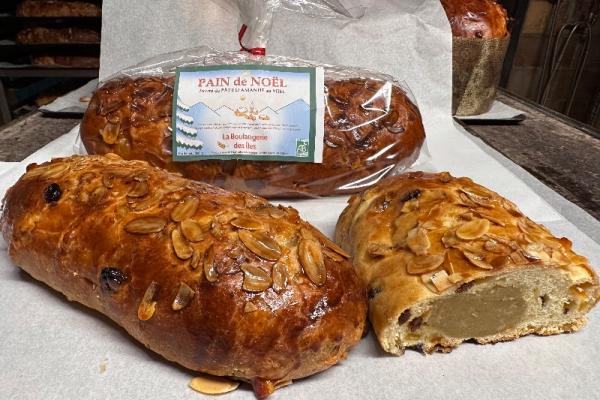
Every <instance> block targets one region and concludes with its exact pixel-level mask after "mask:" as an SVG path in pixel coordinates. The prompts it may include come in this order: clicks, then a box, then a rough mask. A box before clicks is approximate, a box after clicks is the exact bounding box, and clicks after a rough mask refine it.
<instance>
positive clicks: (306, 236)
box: [300, 227, 316, 240]
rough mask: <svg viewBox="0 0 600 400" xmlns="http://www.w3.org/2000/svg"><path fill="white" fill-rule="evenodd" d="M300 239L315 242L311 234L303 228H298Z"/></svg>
mask: <svg viewBox="0 0 600 400" xmlns="http://www.w3.org/2000/svg"><path fill="white" fill-rule="evenodd" d="M300 237H301V238H302V239H306V240H316V239H315V236H314V235H313V234H312V232H311V231H310V230H308V229H306V228H304V227H302V228H300Z"/></svg>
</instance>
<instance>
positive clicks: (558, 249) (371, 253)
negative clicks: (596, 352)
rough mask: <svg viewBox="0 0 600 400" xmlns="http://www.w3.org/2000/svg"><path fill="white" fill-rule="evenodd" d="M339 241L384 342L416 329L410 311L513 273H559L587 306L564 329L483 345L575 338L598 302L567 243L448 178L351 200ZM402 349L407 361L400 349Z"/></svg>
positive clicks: (391, 185) (463, 181)
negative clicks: (564, 335)
mask: <svg viewBox="0 0 600 400" xmlns="http://www.w3.org/2000/svg"><path fill="white" fill-rule="evenodd" d="M336 242H337V243H339V244H340V245H341V246H342V247H343V248H344V249H345V250H347V251H348V252H349V253H350V254H351V255H352V256H353V263H354V265H355V267H356V268H357V271H358V273H359V275H360V277H361V278H362V279H363V281H364V282H365V283H366V284H367V285H368V288H369V298H370V305H369V316H370V319H371V323H372V325H373V328H374V330H375V332H376V333H377V335H378V337H379V339H380V341H382V340H383V338H385V337H386V336H387V335H388V333H389V329H390V327H393V326H395V327H398V325H400V326H406V325H405V324H407V323H408V324H410V323H411V322H412V321H411V319H412V318H414V317H415V315H414V314H411V312H410V309H411V307H414V306H415V305H417V304H419V303H423V302H427V301H429V300H433V299H436V298H440V297H441V296H445V295H448V294H452V293H461V292H463V291H466V290H469V288H471V287H473V284H474V283H476V281H479V282H483V281H484V279H483V278H489V277H497V276H500V275H502V274H507V273H510V272H511V271H525V270H527V269H532V268H533V269H535V268H552V269H555V270H556V271H558V275H560V276H563V277H564V279H566V280H567V281H568V282H570V285H573V287H572V290H570V291H569V293H570V295H572V296H573V297H574V298H581V302H580V304H581V306H579V309H578V310H576V311H577V315H576V316H574V317H573V319H572V320H569V321H568V322H566V323H564V325H563V326H562V327H556V326H553V327H549V326H545V327H541V328H539V329H538V328H535V329H534V328H531V327H527V328H526V329H523V330H521V331H520V332H519V334H511V335H508V336H507V335H496V336H490V337H488V338H486V339H482V340H480V342H482V343H486V342H487V343H489V342H495V341H501V340H511V339H514V338H515V337H518V336H521V335H523V334H527V333H532V332H535V333H540V334H553V333H560V332H563V331H571V330H576V329H578V328H579V327H581V326H583V325H584V322H585V317H583V315H584V314H585V313H586V312H587V311H589V309H590V308H591V307H592V306H593V305H594V304H595V303H596V302H597V301H598V299H599V298H600V290H599V286H598V277H597V276H596V274H595V272H594V270H593V269H592V268H591V267H590V265H589V264H588V262H587V259H586V258H585V257H582V256H580V255H577V254H575V253H574V252H573V251H572V250H571V242H570V241H569V240H568V239H566V238H556V237H554V236H552V234H551V233H550V232H549V231H548V230H547V229H546V228H545V227H543V226H542V225H539V224H536V223H534V222H533V221H531V220H530V219H529V218H527V217H525V216H524V215H523V214H522V213H521V212H520V211H519V210H518V208H517V207H516V206H515V205H514V204H513V203H511V202H510V201H508V200H506V199H504V198H502V197H501V196H499V195H498V194H497V193H494V192H492V191H490V190H488V189H486V188H484V187H482V186H480V185H477V184H475V183H473V182H472V181H471V180H470V179H468V178H453V177H451V176H450V175H449V174H448V173H441V174H427V173H422V172H418V173H410V174H404V175H401V176H397V177H393V178H389V179H386V180H384V181H382V182H381V183H380V184H378V185H377V186H376V187H374V188H372V189H370V190H367V191H365V192H364V193H363V194H362V195H355V196H353V197H351V198H350V200H349V205H348V207H347V208H346V209H345V210H344V212H343V213H342V215H341V216H340V219H339V221H338V225H337V229H336ZM578 304H579V302H578ZM565 307H567V305H565ZM568 311H569V310H567V308H565V316H564V317H565V318H568V315H567V312H568ZM560 314H561V318H562V317H563V316H562V309H561V312H560ZM413 324H415V325H418V324H420V320H419V321H415V322H413ZM417 328H418V326H415V330H417ZM411 330H412V329H411ZM461 341H462V340H448V339H446V338H440V337H438V338H437V339H432V341H431V342H430V343H425V345H424V346H423V347H424V349H425V350H426V351H433V350H443V351H449V350H450V349H451V348H452V347H455V346H457V345H458V344H459V343H460V342H461ZM382 344H383V343H382ZM394 346H396V345H395V344H393V345H386V346H384V348H386V347H387V348H386V350H388V349H389V348H392V347H394ZM396 350H397V352H398V353H401V350H402V346H400V348H397V349H396ZM388 351H390V350H388Z"/></svg>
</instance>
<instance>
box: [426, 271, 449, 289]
mask: <svg viewBox="0 0 600 400" xmlns="http://www.w3.org/2000/svg"><path fill="white" fill-rule="evenodd" d="M431 283H433V286H435V288H436V289H437V290H438V292H443V291H444V290H446V289H447V288H449V287H450V286H452V285H453V283H452V282H450V280H449V279H448V273H447V272H446V271H444V270H443V269H442V270H440V271H438V272H436V273H435V274H433V275H432V276H431Z"/></svg>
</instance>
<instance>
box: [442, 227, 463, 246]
mask: <svg viewBox="0 0 600 400" xmlns="http://www.w3.org/2000/svg"><path fill="white" fill-rule="evenodd" d="M442 243H443V244H444V247H446V248H450V247H454V246H456V245H457V244H459V243H460V240H459V239H458V238H457V237H456V233H455V232H454V231H453V230H447V231H446V232H444V236H442Z"/></svg>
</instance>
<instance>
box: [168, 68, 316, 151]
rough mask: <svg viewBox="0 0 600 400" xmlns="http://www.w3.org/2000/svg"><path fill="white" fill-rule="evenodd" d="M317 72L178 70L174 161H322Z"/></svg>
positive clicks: (175, 101)
mask: <svg viewBox="0 0 600 400" xmlns="http://www.w3.org/2000/svg"><path fill="white" fill-rule="evenodd" d="M323 90H324V80H323V69H322V68H305V67H275V66H268V65H218V66H205V67H194V68H180V69H177V72H176V79H175V91H174V94H173V98H174V101H173V125H172V128H173V160H175V161H193V160H207V159H219V160H233V159H238V160H239V159H241V160H268V161H295V162H310V163H321V162H322V161H323V124H324V95H323Z"/></svg>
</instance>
